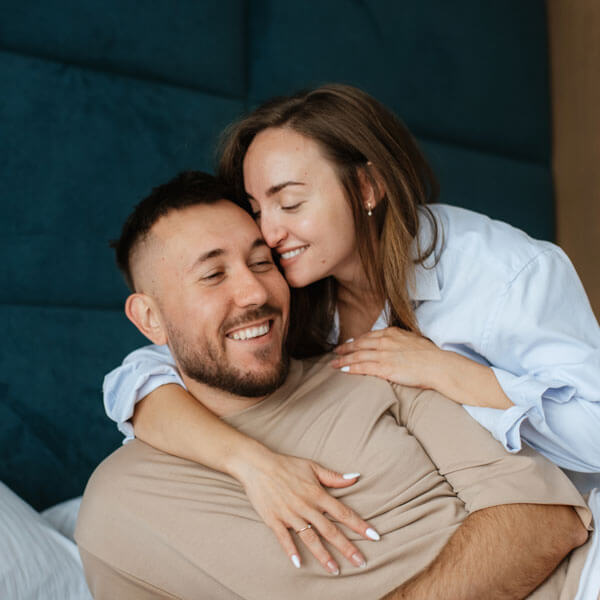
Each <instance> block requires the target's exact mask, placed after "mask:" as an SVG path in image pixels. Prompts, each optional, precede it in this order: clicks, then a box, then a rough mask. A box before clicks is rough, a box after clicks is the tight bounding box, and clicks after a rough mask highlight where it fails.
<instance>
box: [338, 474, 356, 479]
mask: <svg viewBox="0 0 600 600" xmlns="http://www.w3.org/2000/svg"><path fill="white" fill-rule="evenodd" d="M355 477H360V473H344V474H343V475H342V478H343V479H354V478H355Z"/></svg>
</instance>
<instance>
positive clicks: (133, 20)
mask: <svg viewBox="0 0 600 600" xmlns="http://www.w3.org/2000/svg"><path fill="white" fill-rule="evenodd" d="M244 4H245V3H244V2H243V0H219V2H214V1H211V2H197V1H196V0H177V2H173V1H171V0H102V1H97V0H53V1H52V2H48V1H47V0H28V1H27V2H19V1H18V0H4V1H3V2H2V18H1V19H0V47H3V48H5V49H11V50H16V51H19V52H21V53H23V54H34V55H39V56H45V57H48V58H51V59H58V60H62V61H64V62H67V63H75V64H79V65H85V66H88V67H91V68H93V69H98V70H103V71H114V72H116V73H122V74H129V75H133V76H135V77H139V78H144V79H158V80H161V81H166V82H171V83H174V84H178V85H184V86H190V87H193V88H196V89H200V90H205V91H209V92H213V93H218V94H223V95H230V96H238V97H241V96H243V95H244V94H245V91H246V89H245V85H246V69H245V60H244V43H245V12H244Z"/></svg>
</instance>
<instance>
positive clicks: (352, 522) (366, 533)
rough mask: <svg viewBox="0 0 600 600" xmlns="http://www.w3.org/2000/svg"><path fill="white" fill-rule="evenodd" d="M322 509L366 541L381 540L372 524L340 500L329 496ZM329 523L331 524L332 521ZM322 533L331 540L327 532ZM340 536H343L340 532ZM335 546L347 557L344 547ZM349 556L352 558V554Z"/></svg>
mask: <svg viewBox="0 0 600 600" xmlns="http://www.w3.org/2000/svg"><path fill="white" fill-rule="evenodd" d="M321 509H322V511H323V512H324V513H327V515H329V516H330V517H331V518H332V519H334V520H335V521H337V522H338V523H341V524H342V525H345V526H346V527H348V529H351V530H352V531H354V532H355V533H357V534H358V535H360V536H362V537H363V538H365V539H366V540H373V541H378V540H379V539H380V537H379V534H378V533H377V532H376V531H375V528H374V527H373V526H372V525H371V524H370V523H367V521H364V520H363V519H361V518H360V517H359V516H358V514H357V513H355V512H354V511H353V510H352V509H351V508H349V507H348V506H346V505H345V504H343V503H342V502H340V501H339V500H336V499H335V498H332V497H331V496H327V497H326V498H324V499H323V502H322V503H321ZM324 518H325V517H324ZM329 522H330V523H331V521H329ZM336 529H337V527H336ZM338 532H339V529H338ZM321 533H322V535H323V537H325V539H327V540H329V538H328V537H327V536H326V535H325V532H321ZM340 535H343V534H342V533H341V532H340ZM344 539H346V538H345V536H344ZM334 545H335V546H336V548H337V549H338V550H339V551H340V552H342V554H344V555H346V553H345V552H344V550H343V547H342V546H338V545H337V544H334ZM349 556H351V554H350V555H349Z"/></svg>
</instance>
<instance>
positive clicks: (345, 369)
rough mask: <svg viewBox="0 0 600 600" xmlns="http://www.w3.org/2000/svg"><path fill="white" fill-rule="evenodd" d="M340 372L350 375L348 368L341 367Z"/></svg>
mask: <svg viewBox="0 0 600 600" xmlns="http://www.w3.org/2000/svg"><path fill="white" fill-rule="evenodd" d="M340 371H342V372H343V373H350V367H349V366H348V365H346V366H345V367H342V368H341V369H340Z"/></svg>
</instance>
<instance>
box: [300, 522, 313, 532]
mask: <svg viewBox="0 0 600 600" xmlns="http://www.w3.org/2000/svg"><path fill="white" fill-rule="evenodd" d="M307 529H312V525H311V524H310V523H309V524H308V525H306V526H305V527H303V528H302V529H298V531H296V533H302V532H303V531H306V530H307Z"/></svg>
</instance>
